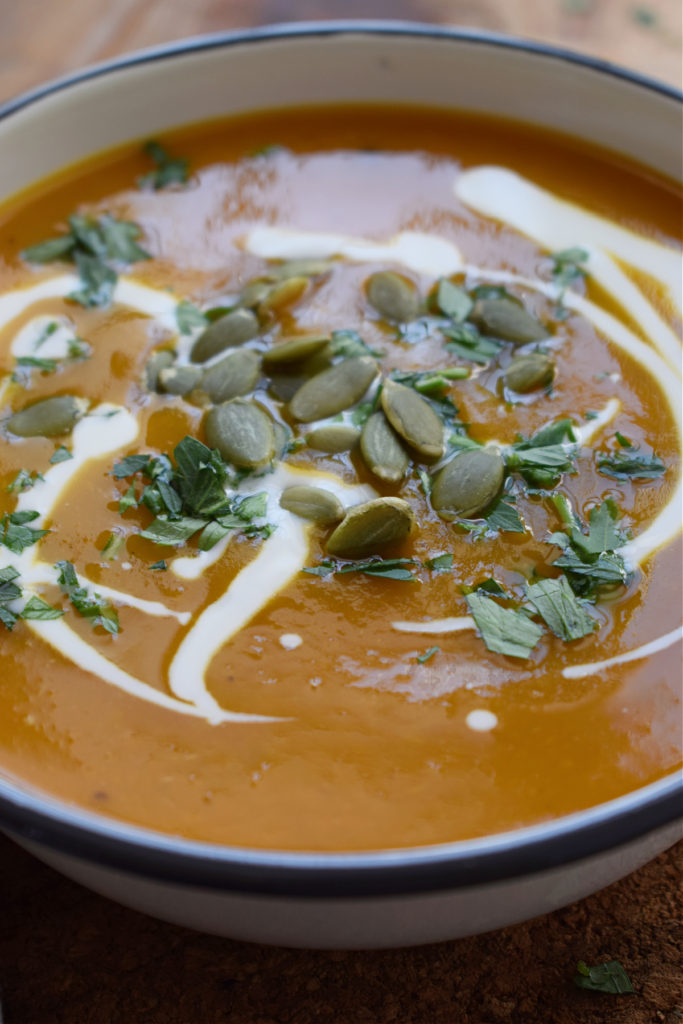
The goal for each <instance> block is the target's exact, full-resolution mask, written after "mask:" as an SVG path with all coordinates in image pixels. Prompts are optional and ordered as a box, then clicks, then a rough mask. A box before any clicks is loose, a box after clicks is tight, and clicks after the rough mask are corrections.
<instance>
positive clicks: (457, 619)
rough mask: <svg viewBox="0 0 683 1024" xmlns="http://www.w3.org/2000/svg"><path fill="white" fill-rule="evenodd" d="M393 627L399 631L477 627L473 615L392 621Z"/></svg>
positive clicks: (418, 631)
mask: <svg viewBox="0 0 683 1024" xmlns="http://www.w3.org/2000/svg"><path fill="white" fill-rule="evenodd" d="M391 628H392V629H396V630H398V632H399V633H430V634H434V635H436V634H437V633H458V632H460V630H461V629H476V628H477V626H476V623H475V621H474V619H473V618H472V616H471V615H457V616H453V617H451V618H447V619H429V620H427V621H425V622H412V621H410V620H405V621H399V622H392V623H391Z"/></svg>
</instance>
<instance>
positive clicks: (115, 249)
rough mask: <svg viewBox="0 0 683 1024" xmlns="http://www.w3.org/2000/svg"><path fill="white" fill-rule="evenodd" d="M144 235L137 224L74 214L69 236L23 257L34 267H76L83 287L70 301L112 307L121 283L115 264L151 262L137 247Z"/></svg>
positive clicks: (31, 249)
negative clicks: (57, 264)
mask: <svg viewBox="0 0 683 1024" xmlns="http://www.w3.org/2000/svg"><path fill="white" fill-rule="evenodd" d="M140 234H141V230H140V228H139V226H138V225H137V224H134V223H132V222H131V221H123V220H116V219H115V218H114V217H112V216H111V215H110V214H108V213H104V214H102V215H101V216H100V217H92V216H81V215H80V214H74V215H72V216H71V217H69V231H68V232H67V233H66V234H64V235H62V236H60V237H59V238H51V239H48V241H47V242H42V243H40V244H38V245H33V246H29V248H28V249H25V250H24V251H23V253H22V256H23V258H24V259H26V260H29V261H30V262H33V263H52V262H54V261H55V260H69V261H70V262H72V263H75V264H76V267H77V269H78V272H79V276H80V279H81V287H80V288H79V289H78V290H77V291H75V292H73V293H72V294H71V295H70V296H69V298H70V299H72V300H73V301H74V302H79V303H80V304H81V305H82V306H108V305H109V304H110V303H111V301H112V298H113V294H114V288H115V287H116V282H117V280H118V275H117V273H116V270H115V269H114V267H112V266H111V264H112V263H114V264H117V265H118V264H121V263H137V262H138V261H139V260H146V259H149V258H150V255H149V253H148V252H146V251H145V249H143V248H142V247H141V246H139V245H138V243H137V239H138V238H139V236H140Z"/></svg>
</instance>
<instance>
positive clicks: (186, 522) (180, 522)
mask: <svg viewBox="0 0 683 1024" xmlns="http://www.w3.org/2000/svg"><path fill="white" fill-rule="evenodd" d="M204 526H206V520H204V519H197V518H193V517H192V516H181V517H180V518H178V519H160V518H157V519H154V520H153V521H152V522H151V523H150V524H149V526H147V527H146V528H145V529H144V530H140V536H141V537H145V538H146V539H147V540H152V541H154V543H155V544H165V545H168V546H169V547H175V546H178V545H180V544H185V543H186V542H187V541H188V540H189V539H190V537H192V536H194V534H195V533H197V531H198V530H201V529H202V528H203V527H204Z"/></svg>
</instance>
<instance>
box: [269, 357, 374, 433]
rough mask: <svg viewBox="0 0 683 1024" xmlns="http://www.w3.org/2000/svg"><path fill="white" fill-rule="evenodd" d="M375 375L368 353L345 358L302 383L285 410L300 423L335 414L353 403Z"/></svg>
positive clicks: (322, 418) (366, 388) (359, 397)
mask: <svg viewBox="0 0 683 1024" xmlns="http://www.w3.org/2000/svg"><path fill="white" fill-rule="evenodd" d="M376 376H377V363H376V362H375V360H374V359H371V358H370V356H359V357H358V358H356V359H345V360H344V361H343V362H342V363H337V365H336V366H331V367H330V368H329V370H323V372H322V373H317V374H316V375H315V377H311V379H310V380H307V381H306V382H305V384H302V385H301V387H300V388H299V390H298V391H297V392H296V394H295V395H294V397H293V398H292V400H291V402H290V403H289V410H290V412H291V414H292V416H293V417H294V419H295V420H300V421H301V422H302V423H311V422H312V421H313V420H324V419H327V417H328V416H336V415H337V413H338V412H343V411H344V409H348V408H349V406H351V405H355V403H356V402H357V401H359V399H361V398H362V397H363V395H364V394H365V392H366V391H367V390H368V388H369V386H370V384H371V383H372V381H373V380H374V378H375V377H376Z"/></svg>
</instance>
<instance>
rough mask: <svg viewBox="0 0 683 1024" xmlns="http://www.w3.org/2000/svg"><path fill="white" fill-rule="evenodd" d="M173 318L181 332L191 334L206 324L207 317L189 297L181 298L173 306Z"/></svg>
mask: <svg viewBox="0 0 683 1024" xmlns="http://www.w3.org/2000/svg"><path fill="white" fill-rule="evenodd" d="M175 318H176V323H177V324H178V330H179V331H180V333H181V334H192V332H193V331H195V330H200V329H203V328H205V327H207V326H208V323H209V318H208V317H207V316H206V315H205V314H204V313H202V311H201V310H200V309H198V308H197V306H195V305H193V303H191V302H190V301H189V299H181V301H180V302H179V303H178V305H177V306H176V308H175Z"/></svg>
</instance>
